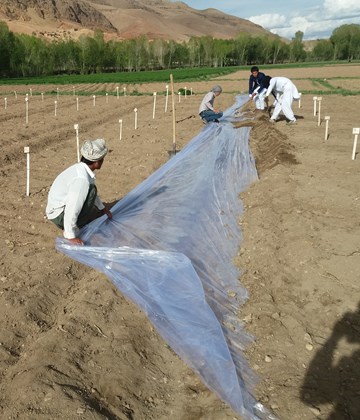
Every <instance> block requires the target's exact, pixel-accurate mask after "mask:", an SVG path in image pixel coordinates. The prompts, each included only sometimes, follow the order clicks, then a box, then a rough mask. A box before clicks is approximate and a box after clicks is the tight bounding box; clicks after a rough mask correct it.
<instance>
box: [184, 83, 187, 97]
mask: <svg viewBox="0 0 360 420" xmlns="http://www.w3.org/2000/svg"><path fill="white" fill-rule="evenodd" d="M186 90H187V88H186V86H185V88H184V92H185V93H184V95H185V99H186Z"/></svg>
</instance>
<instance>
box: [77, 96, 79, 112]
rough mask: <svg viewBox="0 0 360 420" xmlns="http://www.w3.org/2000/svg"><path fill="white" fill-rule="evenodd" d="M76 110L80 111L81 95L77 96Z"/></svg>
mask: <svg viewBox="0 0 360 420" xmlns="http://www.w3.org/2000/svg"><path fill="white" fill-rule="evenodd" d="M76 111H79V97H78V96H77V97H76Z"/></svg>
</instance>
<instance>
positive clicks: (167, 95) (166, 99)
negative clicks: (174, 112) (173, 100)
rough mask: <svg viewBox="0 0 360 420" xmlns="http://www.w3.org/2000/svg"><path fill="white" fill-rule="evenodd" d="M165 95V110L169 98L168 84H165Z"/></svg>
mask: <svg viewBox="0 0 360 420" xmlns="http://www.w3.org/2000/svg"><path fill="white" fill-rule="evenodd" d="M165 87H166V96H165V112H167V109H168V100H169V85H166V86H165Z"/></svg>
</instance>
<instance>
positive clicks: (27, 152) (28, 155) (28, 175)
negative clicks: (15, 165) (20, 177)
mask: <svg viewBox="0 0 360 420" xmlns="http://www.w3.org/2000/svg"><path fill="white" fill-rule="evenodd" d="M24 153H25V154H26V195H27V196H28V197H29V195H30V147H24Z"/></svg>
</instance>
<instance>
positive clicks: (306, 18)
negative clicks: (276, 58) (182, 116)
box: [182, 0, 360, 40]
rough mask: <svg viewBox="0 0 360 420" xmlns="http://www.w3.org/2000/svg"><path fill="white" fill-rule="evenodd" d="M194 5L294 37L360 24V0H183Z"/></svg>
mask: <svg viewBox="0 0 360 420" xmlns="http://www.w3.org/2000/svg"><path fill="white" fill-rule="evenodd" d="M182 1H183V3H186V4H187V5H188V6H190V7H193V8H194V9H198V10H203V9H207V8H214V9H218V10H221V11H222V12H225V13H228V14H230V15H234V16H238V17H241V18H244V19H248V20H251V21H252V22H254V23H257V24H259V25H261V26H263V27H264V28H266V29H268V30H270V31H271V32H273V33H275V34H278V35H280V36H283V37H285V38H288V39H291V38H293V36H294V35H295V32H296V31H298V30H300V31H302V32H304V39H305V40H306V39H317V38H328V37H329V36H330V35H331V33H332V31H333V30H334V29H335V28H337V27H338V26H341V25H344V24H349V23H357V24H360V0H302V1H298V0H273V1H271V0H216V1H215V0H182Z"/></svg>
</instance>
